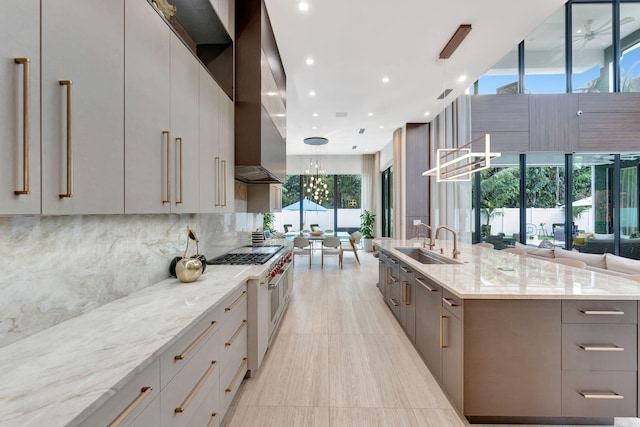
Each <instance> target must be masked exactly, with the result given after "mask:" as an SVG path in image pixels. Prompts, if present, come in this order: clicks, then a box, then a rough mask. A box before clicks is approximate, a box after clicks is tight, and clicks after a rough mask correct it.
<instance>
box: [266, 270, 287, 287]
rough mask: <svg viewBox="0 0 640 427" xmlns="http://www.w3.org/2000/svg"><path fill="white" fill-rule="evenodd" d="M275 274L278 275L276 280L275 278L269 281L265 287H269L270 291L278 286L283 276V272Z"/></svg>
mask: <svg viewBox="0 0 640 427" xmlns="http://www.w3.org/2000/svg"><path fill="white" fill-rule="evenodd" d="M276 276H280V277H278V280H276V281H275V282H269V286H268V287H267V289H269V290H270V291H271V290H274V289H277V288H278V286H280V282H282V278H283V277H284V274H280V273H278V274H276Z"/></svg>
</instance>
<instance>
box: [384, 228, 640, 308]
mask: <svg viewBox="0 0 640 427" xmlns="http://www.w3.org/2000/svg"><path fill="white" fill-rule="evenodd" d="M374 244H376V245H377V246H379V247H380V248H381V249H383V250H385V251H387V252H388V253H390V254H391V255H393V256H394V257H395V258H397V259H398V260H399V261H402V262H403V263H405V264H408V265H410V266H411V267H413V268H414V269H416V271H420V272H421V273H423V274H424V275H425V276H427V277H429V278H431V279H433V280H434V281H436V282H437V283H439V284H440V285H442V286H443V287H444V288H445V289H447V290H449V291H450V292H452V293H453V294H454V295H457V296H458V297H460V298H463V299H607V300H640V282H637V281H634V280H630V279H625V278H623V277H618V276H613V275H609V274H606V273H599V272H593V271H589V270H582V269H578V268H574V267H567V266H564V265H560V264H555V263H552V262H549V261H546V260H542V259H535V258H529V257H521V256H518V255H514V254H510V253H505V252H502V251H498V250H494V249H489V248H483V247H479V246H475V245H471V244H467V243H458V250H459V251H461V252H462V253H461V254H460V255H459V256H458V259H457V261H459V262H460V263H461V264H459V265H451V264H422V263H420V262H419V261H417V260H415V259H413V258H411V257H410V256H408V255H405V254H403V253H402V252H399V251H397V250H394V248H398V247H415V246H421V245H422V241H418V240H386V239H380V240H378V239H376V240H374ZM439 248H443V249H444V251H443V252H444V256H446V257H447V258H451V253H452V249H453V241H451V240H436V247H435V248H434V250H433V251H432V252H433V253H435V254H437V255H440V250H439ZM426 250H427V251H428V249H426Z"/></svg>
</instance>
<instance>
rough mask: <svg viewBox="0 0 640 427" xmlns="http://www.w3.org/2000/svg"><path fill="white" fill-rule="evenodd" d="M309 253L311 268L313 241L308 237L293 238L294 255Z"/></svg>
mask: <svg viewBox="0 0 640 427" xmlns="http://www.w3.org/2000/svg"><path fill="white" fill-rule="evenodd" d="M297 255H308V256H309V268H311V241H309V239H307V238H306V237H296V238H294V239H293V256H294V257H296V256H297Z"/></svg>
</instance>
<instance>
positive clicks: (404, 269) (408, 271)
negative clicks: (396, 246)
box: [400, 266, 411, 273]
mask: <svg viewBox="0 0 640 427" xmlns="http://www.w3.org/2000/svg"><path fill="white" fill-rule="evenodd" d="M400 270H402V271H404V272H405V273H411V270H409V269H408V268H405V267H402V266H401V267H400Z"/></svg>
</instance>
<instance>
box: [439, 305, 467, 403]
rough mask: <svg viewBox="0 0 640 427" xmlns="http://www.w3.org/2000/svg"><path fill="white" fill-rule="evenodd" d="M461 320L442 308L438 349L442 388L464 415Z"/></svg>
mask: <svg viewBox="0 0 640 427" xmlns="http://www.w3.org/2000/svg"><path fill="white" fill-rule="evenodd" d="M462 333H463V331H462V319H459V318H457V317H456V316H455V315H454V313H453V312H451V311H450V310H449V309H447V308H446V307H442V312H441V315H440V335H441V336H440V347H441V351H442V380H441V383H442V388H443V390H444V392H445V393H446V394H447V395H448V396H449V400H450V401H451V404H452V405H453V407H454V408H455V409H456V410H457V411H458V412H459V413H460V414H464V363H463V362H464V351H463V350H464V349H463V341H462Z"/></svg>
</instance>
